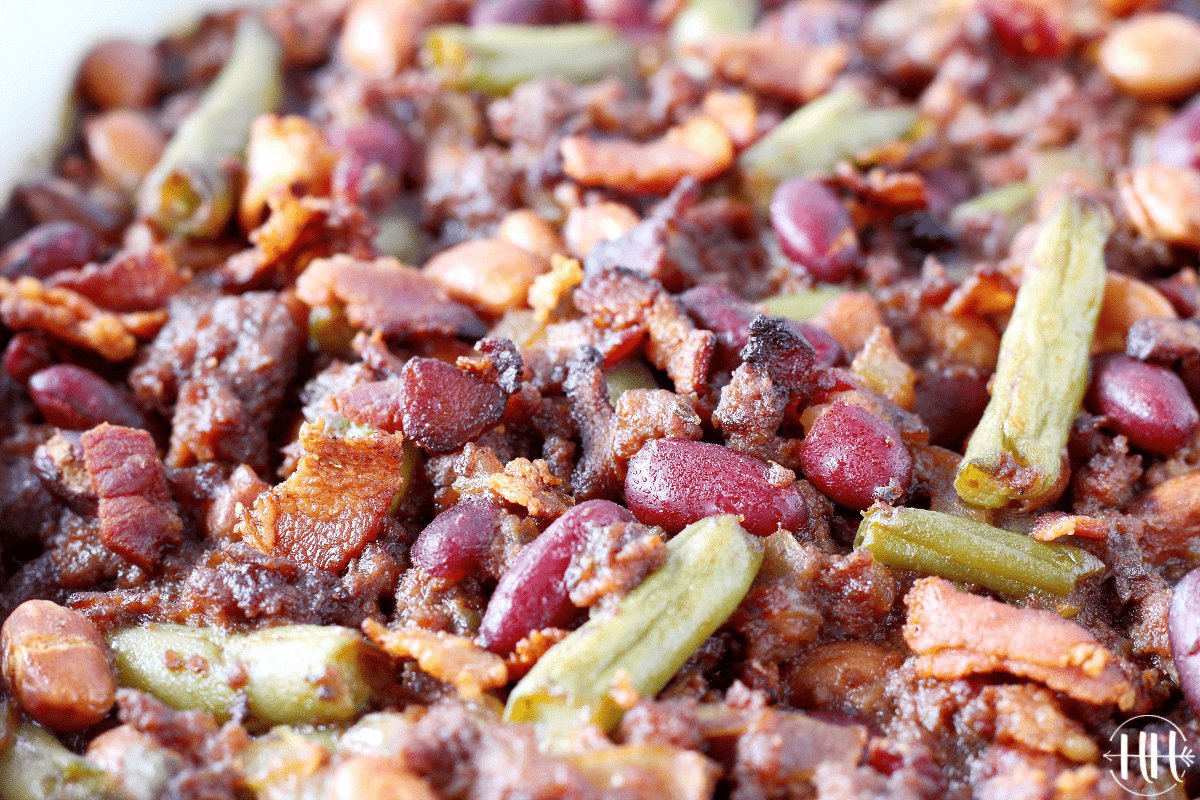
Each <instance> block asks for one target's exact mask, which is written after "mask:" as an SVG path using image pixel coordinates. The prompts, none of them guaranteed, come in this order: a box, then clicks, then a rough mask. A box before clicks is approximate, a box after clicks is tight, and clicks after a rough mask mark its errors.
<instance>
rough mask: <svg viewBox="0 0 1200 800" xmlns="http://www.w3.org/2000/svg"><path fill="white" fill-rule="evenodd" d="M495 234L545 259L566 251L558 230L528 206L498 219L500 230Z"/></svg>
mask: <svg viewBox="0 0 1200 800" xmlns="http://www.w3.org/2000/svg"><path fill="white" fill-rule="evenodd" d="M496 235H497V236H499V237H500V238H501V239H503V240H505V241H506V242H511V243H512V244H515V245H516V246H517V247H521V248H524V249H526V250H528V251H529V252H531V253H536V254H537V255H539V256H541V257H542V258H544V259H546V260H549V259H550V257H551V256H553V255H555V254H560V255H561V254H565V253H566V252H567V246H566V245H565V244H563V240H562V237H561V236H559V235H558V231H556V230H554V227H553V226H552V225H551V224H550V223H549V222H546V220H544V219H542V218H541V217H540V216H538V214H537V212H536V211H533V210H532V209H528V208H518V209H517V210H516V211H511V212H509V213H508V215H507V216H505V217H504V219H503V220H501V221H500V230H499V231H498V232H497V234H496Z"/></svg>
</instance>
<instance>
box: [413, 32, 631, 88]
mask: <svg viewBox="0 0 1200 800" xmlns="http://www.w3.org/2000/svg"><path fill="white" fill-rule="evenodd" d="M421 63H422V65H423V66H424V67H425V68H426V69H429V70H431V71H433V72H434V73H435V74H437V75H439V77H440V78H441V80H442V82H443V83H445V84H446V85H448V86H451V87H453V88H455V89H474V90H477V91H481V92H485V93H487V94H493V95H503V94H507V93H508V92H509V91H511V90H512V88H513V87H514V86H516V85H517V84H519V83H523V82H524V81H528V80H532V79H534V78H566V79H567V80H571V81H576V82H579V83H583V82H587V81H591V80H596V79H598V78H602V77H604V76H605V75H611V74H614V73H618V74H619V73H622V72H631V71H632V69H633V63H634V51H633V47H632V46H631V45H630V44H629V43H628V42H627V41H626V40H625V39H624V38H623V37H622V36H621V35H620V34H619V33H618V32H617V31H616V30H615V29H613V28H610V27H608V26H607V25H595V24H577V25H557V26H553V27H548V26H538V25H480V26H477V27H471V28H468V27H466V26H464V25H442V26H440V27H437V28H434V29H433V30H432V31H431V32H430V33H429V35H428V36H427V37H426V39H425V45H424V47H422V48H421Z"/></svg>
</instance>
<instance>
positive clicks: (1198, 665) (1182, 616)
mask: <svg viewBox="0 0 1200 800" xmlns="http://www.w3.org/2000/svg"><path fill="white" fill-rule="evenodd" d="M1167 640H1168V641H1169V642H1170V644H1171V655H1172V657H1173V658H1174V660H1175V671H1176V672H1177V673H1179V688H1180V689H1182V690H1183V696H1184V697H1186V698H1187V700H1188V702H1189V703H1191V705H1192V709H1193V710H1195V712H1196V713H1197V714H1200V569H1194V570H1192V571H1191V572H1189V573H1188V574H1187V575H1184V576H1183V580H1181V581H1180V582H1179V583H1178V584H1176V585H1175V591H1174V593H1172V595H1171V605H1170V607H1169V608H1168V610H1167Z"/></svg>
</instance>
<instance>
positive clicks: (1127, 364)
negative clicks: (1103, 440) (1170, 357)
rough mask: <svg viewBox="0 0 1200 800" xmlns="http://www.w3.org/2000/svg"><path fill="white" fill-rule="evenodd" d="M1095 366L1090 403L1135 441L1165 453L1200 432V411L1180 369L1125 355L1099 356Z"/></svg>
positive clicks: (1169, 452) (1141, 445)
mask: <svg viewBox="0 0 1200 800" xmlns="http://www.w3.org/2000/svg"><path fill="white" fill-rule="evenodd" d="M1092 367H1093V368H1092V382H1091V387H1090V389H1089V391H1088V394H1087V397H1086V398H1085V401H1086V403H1087V405H1088V407H1089V408H1090V409H1091V410H1092V411H1093V412H1095V413H1097V414H1104V415H1105V416H1107V417H1108V418H1109V419H1110V420H1111V421H1112V424H1113V427H1115V428H1116V429H1117V431H1118V432H1119V433H1122V434H1124V435H1125V437H1126V438H1128V439H1129V441H1130V442H1132V443H1133V444H1134V445H1136V446H1138V447H1141V448H1143V449H1145V450H1149V451H1150V452H1152V453H1158V454H1159V455H1164V456H1165V455H1170V454H1172V453H1174V452H1175V451H1177V450H1178V449H1179V448H1181V447H1183V446H1184V445H1185V444H1187V443H1188V442H1190V441H1191V440H1192V437H1193V436H1195V434H1196V429H1197V427H1200V414H1198V413H1197V411H1196V404H1195V403H1193V402H1192V398H1191V397H1190V396H1189V395H1188V392H1187V388H1186V387H1184V385H1183V381H1182V380H1180V378H1179V376H1178V375H1176V374H1175V373H1174V372H1172V371H1171V370H1169V369H1167V368H1166V367H1160V366H1158V365H1157V364H1147V363H1146V362H1144V361H1138V360H1137V359H1134V358H1130V357H1129V356H1126V355H1124V354H1121V353H1106V354H1104V355H1101V356H1097V357H1096V358H1095V359H1094V360H1093V362H1092Z"/></svg>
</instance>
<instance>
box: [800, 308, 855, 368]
mask: <svg viewBox="0 0 1200 800" xmlns="http://www.w3.org/2000/svg"><path fill="white" fill-rule="evenodd" d="M788 325H790V326H791V328H792V330H794V331H795V332H796V333H798V334H800V335H801V336H803V337H804V339H805V341H807V342H808V343H809V344H810V345H812V349H813V368H815V369H823V368H825V367H834V366H837V365H838V364H841V363H843V362H844V361H845V358H846V354H845V352H844V351H843V350H842V345H841V343H840V342H838V340H837V339H835V338H833V334H832V333H830V332H829V331H827V330H825V329H823V328H818V327H817V326H816V325H809V324H808V323H807V322H796V321H795V320H794V319H793V320H788Z"/></svg>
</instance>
